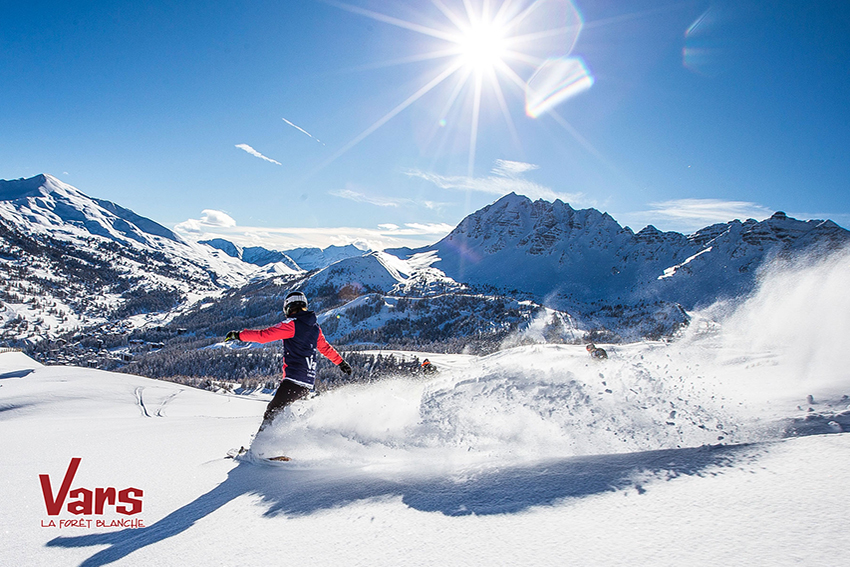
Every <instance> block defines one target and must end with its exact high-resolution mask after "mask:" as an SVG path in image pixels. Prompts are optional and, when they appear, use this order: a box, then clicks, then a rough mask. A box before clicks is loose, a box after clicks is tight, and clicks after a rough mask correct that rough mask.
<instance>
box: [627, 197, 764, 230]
mask: <svg viewBox="0 0 850 567" xmlns="http://www.w3.org/2000/svg"><path fill="white" fill-rule="evenodd" d="M649 206H650V210H646V211H636V212H632V213H623V214H615V218H617V219H618V220H619V221H620V222H621V223H623V224H627V225H629V226H632V227H644V226H647V225H650V224H651V225H653V226H655V227H657V228H659V229H661V230H675V231H677V232H683V233H689V232H694V231H696V230H699V229H701V228H705V227H707V226H710V225H713V224H717V223H725V222H729V221H731V220H734V219H739V220H746V219H749V218H753V219H756V220H764V219H766V218H767V217H769V216H770V215H771V214H773V211H771V210H770V209H768V208H767V207H764V206H762V205H759V204H758V203H752V202H750V201H728V200H723V199H673V200H670V201H662V202H657V203H650V204H649Z"/></svg>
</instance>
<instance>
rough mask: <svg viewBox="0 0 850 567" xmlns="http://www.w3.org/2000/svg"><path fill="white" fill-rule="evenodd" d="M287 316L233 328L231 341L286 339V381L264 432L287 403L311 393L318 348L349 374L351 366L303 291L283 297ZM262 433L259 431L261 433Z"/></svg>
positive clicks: (266, 418) (270, 407)
mask: <svg viewBox="0 0 850 567" xmlns="http://www.w3.org/2000/svg"><path fill="white" fill-rule="evenodd" d="M283 311H284V313H286V317H287V319H286V320H284V321H282V322H280V323H278V324H277V325H275V326H273V327H268V328H266V329H260V330H247V329H246V330H244V331H230V332H229V333H227V336H226V337H225V338H224V341H225V342H228V341H234V340H236V341H249V342H254V343H270V342H272V341H277V340H282V341H283V380H281V382H280V385H279V386H278V388H277V392H275V395H274V397H273V398H272V401H271V402H269V405H268V406H267V407H266V412H265V413H264V414H263V423H262V425H260V431H262V430H263V429H265V428H266V427H267V426H268V425H269V424H270V423H271V422H272V421H274V418H275V416H276V415H277V414H278V413H279V412H281V411H282V410H283V409H284V408H285V407H286V406H288V405H289V404H291V403H292V402H295V401H296V400H300V399H301V398H304V397H305V396H307V394H309V393H310V390H312V389H313V386H314V385H315V381H316V351H317V350H318V351H319V352H320V353H322V354H323V355H324V356H325V357H326V358H328V359H329V360H330V361H331V362H333V363H334V364H336V365H337V366H339V369H340V370H342V371H343V372H345V373H346V374H351V366H350V365H349V364H348V363H347V362H346V361H344V360H343V359H342V356H340V354H339V353H338V352H337V351H336V350H335V349H334V348H333V347H332V346H331V345H330V344H328V341H327V340H325V335H324V334H323V333H322V329H321V328H320V327H319V325H318V323H317V322H316V314H315V313H314V312H313V311H307V296H306V295H304V294H303V293H301V292H300V291H293V292H291V293H289V294H287V296H286V298H285V299H284V300H283ZM258 433H259V432H258Z"/></svg>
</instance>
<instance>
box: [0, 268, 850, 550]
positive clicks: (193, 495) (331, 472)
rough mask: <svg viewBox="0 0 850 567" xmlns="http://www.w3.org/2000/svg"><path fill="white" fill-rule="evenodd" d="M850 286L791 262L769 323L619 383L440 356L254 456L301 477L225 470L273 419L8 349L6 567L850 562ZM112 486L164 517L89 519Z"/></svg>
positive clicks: (623, 354)
mask: <svg viewBox="0 0 850 567" xmlns="http://www.w3.org/2000/svg"><path fill="white" fill-rule="evenodd" d="M848 266H850V264H848V262H847V260H846V256H833V257H832V258H831V259H829V260H822V261H819V262H816V263H813V264H812V263H809V264H804V265H794V266H784V267H783V269H782V270H781V271H780V272H778V273H775V274H769V275H768V276H767V277H766V278H765V279H764V283H763V285H762V287H761V289H760V291H759V292H758V293H757V294H755V295H754V296H753V297H752V298H750V299H749V300H748V301H747V302H745V303H743V304H741V305H737V306H715V307H714V308H713V309H711V310H709V311H707V312H705V313H702V314H696V318H695V321H694V324H693V325H691V327H690V329H689V331H688V334H686V335H685V336H683V337H681V338H679V339H678V340H676V341H673V342H671V343H640V344H630V345H604V346H606V347H610V348H609V354H610V359H609V360H607V361H604V362H595V361H591V360H590V359H589V357H588V356H587V353H586V352H584V349H583V348H582V347H581V346H556V345H531V346H522V347H515V348H511V349H506V350H503V351H501V352H498V353H496V354H493V355H490V356H487V357H483V358H477V357H464V356H448V357H444V358H441V357H440V355H433V356H432V355H430V354H429V355H427V356H429V357H430V358H431V360H432V362H434V363H435V364H436V365H437V366H438V368H439V369H440V372H439V373H438V374H436V375H434V376H433V377H429V378H427V379H424V380H423V379H418V380H410V379H395V380H393V379H390V380H386V381H382V382H377V383H374V384H370V385H352V386H346V387H342V388H339V389H337V390H334V391H331V392H328V393H325V394H322V395H321V396H317V397H315V398H313V399H309V400H305V401H303V402H299V403H297V404H295V405H294V406H293V407H292V409H291V411H289V412H287V413H286V414H285V415H284V416H282V417H281V418H280V419H279V420H278V421H277V422H276V423H275V424H274V426H273V427H272V428H270V429H269V430H267V431H266V432H265V434H264V436H263V437H260V438H258V439H257V440H256V441H255V442H254V445H253V450H254V452H256V453H259V454H263V453H264V454H279V453H282V452H283V453H285V454H287V455H290V456H292V457H293V459H294V460H293V461H292V462H289V463H279V464H270V463H264V462H261V461H257V460H256V459H255V460H251V459H244V460H229V459H225V458H224V455H225V453H226V451H227V450H228V449H230V448H232V447H238V446H240V445H242V444H245V443H247V442H248V441H249V440H250V437H251V434H252V433H253V432H254V431H255V430H256V428H257V426H258V425H259V422H260V418H261V414H262V412H263V409H264V402H263V401H261V400H255V399H245V398H240V397H238V396H225V395H221V394H214V393H210V392H205V391H200V390H193V389H191V388H186V387H184V386H180V385H177V384H171V383H166V382H159V381H155V380H149V379H146V378H140V377H134V376H128V375H122V374H111V373H107V372H101V371H96V370H90V369H81V368H72V367H43V366H41V365H39V364H38V363H36V362H34V361H32V360H31V359H29V358H27V357H26V356H24V355H23V354H21V353H15V352H8V353H2V354H0V432H2V435H0V443H2V452H3V455H4V457H3V459H2V461H0V463H2V464H0V474H2V476H0V478H2V481H0V502H2V508H0V510H2V512H0V534H2V537H0V557H2V558H3V559H2V562H3V564H8V565H22V566H24V565H26V566H30V565H36V566H39V565H45V566H48V565H49V566H57V565H59V566H61V565H86V566H93V565H109V564H117V565H145V566H152V565H184V564H185V565H258V564H288V563H293V564H301V565H346V566H348V565H370V566H380V565H482V566H484V565H486V566H490V565H567V564H569V565H671V566H672V565H677V566H678V565H706V566H707V565H747V566H751V565H798V564H806V565H840V564H846V563H848V562H849V561H850V549H848V545H847V536H846V528H845V524H844V521H845V516H846V511H845V508H844V506H845V505H846V503H847V502H848V501H850V482H848V481H850V472H848V471H850V436H849V435H848V434H847V433H844V432H843V431H848V430H850V411H848V409H850V408H848V406H850V400H848V398H847V397H846V395H848V394H850V372H848V370H847V369H846V365H845V364H843V362H842V357H843V355H844V354H845V353H846V352H847V347H848V337H850V328H848V325H850V317H848V314H850V304H848V302H850V300H848V298H846V297H844V295H845V294H844V289H846V285H847V282H848V281H850V278H848V271H850V270H849V269H848ZM74 457H79V458H81V460H80V461H79V468H78V470H77V472H76V475H75V476H74V477H73V480H72V481H69V482H68V483H66V484H67V486H66V487H65V488H66V489H70V491H68V494H67V495H66V498H65V500H64V507H63V508H62V510H61V512H60V513H59V514H58V515H55V516H51V515H49V514H48V511H47V505H46V503H45V500H46V498H45V495H44V494H43V491H42V484H41V483H42V480H41V479H40V476H39V475H47V477H46V478H48V479H49V486H50V489H51V492H50V498H51V499H52V498H54V497H57V495H59V493H61V492H62V487H61V485H62V483H63V478H64V477H65V475H66V471H67V470H68V469H69V464H71V462H72V458H74ZM109 487H112V488H115V489H116V491H121V490H123V489H125V488H133V489H140V490H141V491H143V495H142V494H140V493H138V492H133V493H132V495H135V496H136V497H137V498H136V499H137V500H138V501H140V502H141V507H142V509H141V511H140V512H139V513H137V514H131V515H122V514H120V513H118V507H117V506H116V505H114V504H112V503H110V502H108V501H107V502H106V503H105V504H104V510H103V513H102V514H97V513H89V511H87V510H85V509H84V508H85V507H84V506H82V504H79V503H80V502H82V503H83V504H84V503H85V499H86V495H85V493H84V492H75V490H76V489H79V488H85V489H88V490H90V491H92V492H93V493H96V492H97V491H98V489H99V488H100V489H101V491H103V490H104V489H105V488H109ZM75 502H76V503H78V504H77V508H74V509H76V510H78V511H82V512H83V513H81V514H73V513H71V508H73V507H74V505H75V504H74V503H75ZM80 506H82V508H80ZM128 506H129V504H128ZM62 520H64V521H65V523H63V524H61V526H60V521H62ZM68 520H77V521H80V520H82V525H81V526H79V525H78V526H68V525H67V522H68ZM98 520H99V521H100V522H102V527H98V525H97V521H98ZM87 521H88V522H89V523H88V524H87V523H86V522H87ZM122 521H123V522H124V525H125V526H127V527H124V528H122V527H120V525H119V524H120V522H122ZM51 522H53V523H54V524H55V525H51ZM130 522H136V524H131V523H130ZM110 523H111V524H110ZM141 525H143V526H144V527H141ZM131 526H136V527H131Z"/></svg>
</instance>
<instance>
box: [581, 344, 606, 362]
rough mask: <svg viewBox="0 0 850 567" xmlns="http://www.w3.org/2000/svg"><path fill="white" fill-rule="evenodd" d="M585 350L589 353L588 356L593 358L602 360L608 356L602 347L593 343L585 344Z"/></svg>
mask: <svg viewBox="0 0 850 567" xmlns="http://www.w3.org/2000/svg"><path fill="white" fill-rule="evenodd" d="M585 348H587V352H588V353H590V358H595V359H597V360H604V359H606V358H608V353H607V352H605V349H604V348H599V347H598V346H596V345H595V344H593V343H590V344H588V345H587V347H585Z"/></svg>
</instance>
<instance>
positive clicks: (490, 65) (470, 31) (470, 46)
mask: <svg viewBox="0 0 850 567" xmlns="http://www.w3.org/2000/svg"><path fill="white" fill-rule="evenodd" d="M507 34H508V30H507V28H506V27H505V26H503V25H500V24H498V23H496V22H488V21H481V22H477V23H474V24H472V25H470V26H469V27H468V28H466V29H464V30H461V33H459V34H458V36H457V39H456V40H455V42H456V44H457V47H456V51H457V56H458V58H459V61H460V63H461V64H462V65H463V66H464V67H466V68H467V69H469V70H470V71H473V72H476V73H485V72H492V71H494V70H496V69H497V68H499V67H501V66H502V65H504V59H505V57H506V56H507V55H508V43H509V42H508V38H507Z"/></svg>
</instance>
